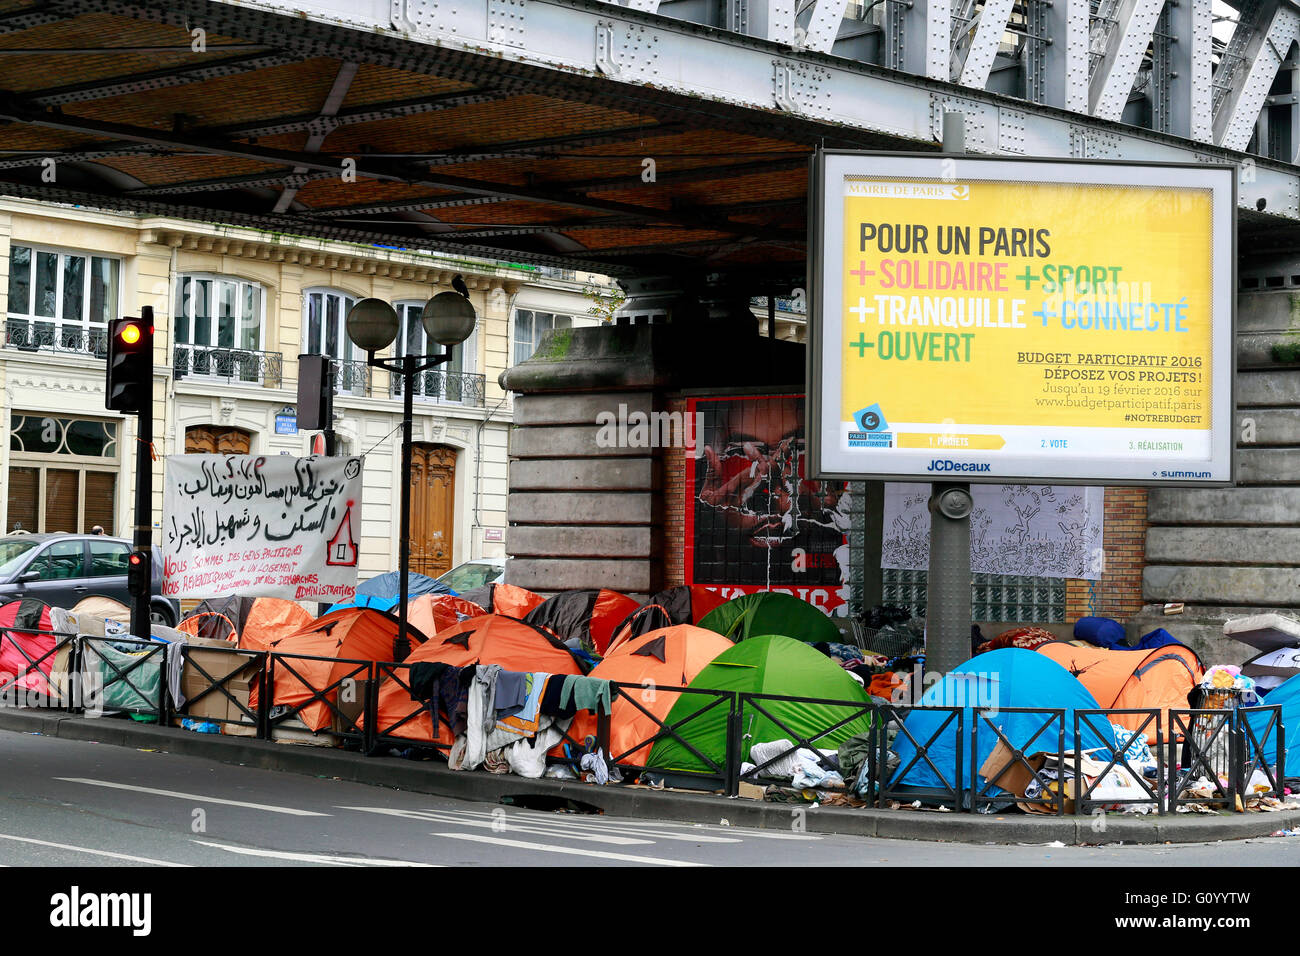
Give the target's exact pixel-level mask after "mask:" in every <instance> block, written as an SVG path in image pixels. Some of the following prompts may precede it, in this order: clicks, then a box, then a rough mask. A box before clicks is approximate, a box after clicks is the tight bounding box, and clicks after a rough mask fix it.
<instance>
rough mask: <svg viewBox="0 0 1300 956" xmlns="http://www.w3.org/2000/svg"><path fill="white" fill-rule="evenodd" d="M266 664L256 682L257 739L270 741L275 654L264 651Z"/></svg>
mask: <svg viewBox="0 0 1300 956" xmlns="http://www.w3.org/2000/svg"><path fill="white" fill-rule="evenodd" d="M265 653H266V662H265V664H264V666H263V667H262V673H261V675H260V676H259V677H258V682H257V737H258V739H259V740H270V739H271V688H272V687H274V686H275V682H274V680H273V676H274V675H273V674H272V673H271V671H272V669H273V668H274V667H275V654H274V653H272V652H271V651H266V652H265Z"/></svg>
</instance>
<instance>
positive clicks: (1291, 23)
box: [1215, 5, 1300, 150]
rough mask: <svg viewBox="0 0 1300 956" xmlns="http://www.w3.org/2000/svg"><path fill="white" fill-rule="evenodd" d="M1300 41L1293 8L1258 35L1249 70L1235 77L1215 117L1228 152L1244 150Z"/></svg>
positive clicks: (1279, 12) (1249, 51) (1280, 11)
mask: <svg viewBox="0 0 1300 956" xmlns="http://www.w3.org/2000/svg"><path fill="white" fill-rule="evenodd" d="M1297 40H1300V14H1297V13H1296V12H1295V11H1294V10H1292V9H1291V8H1290V7H1283V6H1280V5H1279V6H1278V7H1277V9H1276V10H1275V11H1274V12H1273V16H1272V19H1271V20H1270V21H1269V25H1268V29H1267V30H1266V31H1260V32H1257V33H1256V34H1255V35H1254V36H1253V37H1252V38H1251V42H1250V43H1249V44H1248V45H1247V46H1246V50H1245V54H1244V56H1245V60H1246V62H1247V63H1248V64H1249V69H1247V70H1244V71H1243V70H1238V71H1237V72H1236V74H1235V75H1234V78H1233V79H1234V82H1233V89H1232V90H1231V92H1230V93H1229V94H1228V98H1227V100H1226V101H1225V103H1224V108H1223V109H1222V110H1221V111H1220V113H1219V115H1218V116H1216V117H1215V133H1216V135H1217V137H1218V142H1219V145H1220V146H1222V147H1224V148H1225V149H1234V150H1244V149H1245V148H1246V147H1247V146H1248V145H1249V144H1250V137H1251V134H1252V133H1254V131H1255V123H1256V121H1257V120H1258V119H1259V115H1260V111H1261V110H1262V109H1263V108H1264V100H1265V98H1266V97H1267V96H1268V91H1269V88H1270V87H1271V86H1272V85H1273V80H1274V78H1275V77H1276V76H1277V71H1278V70H1279V69H1281V67H1282V63H1283V62H1284V61H1285V60H1286V57H1287V53H1288V52H1289V51H1290V49H1291V44H1293V43H1295V42H1296V41H1297Z"/></svg>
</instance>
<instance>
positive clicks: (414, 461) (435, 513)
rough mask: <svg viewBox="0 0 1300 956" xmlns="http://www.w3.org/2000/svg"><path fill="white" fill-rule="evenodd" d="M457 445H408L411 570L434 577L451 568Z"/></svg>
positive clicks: (453, 539) (453, 541) (453, 538)
mask: <svg viewBox="0 0 1300 956" xmlns="http://www.w3.org/2000/svg"><path fill="white" fill-rule="evenodd" d="M455 518H456V449H454V448H446V447H444V446H442V445H423V444H415V445H413V446H412V447H411V570H412V571H414V572H415V573H417V574H427V575H428V576H429V577H431V578H436V577H437V576H438V575H440V574H445V573H446V572H448V571H450V570H451V561H452V546H453V544H454V543H455V530H454V529H455Z"/></svg>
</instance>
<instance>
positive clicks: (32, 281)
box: [5, 244, 118, 358]
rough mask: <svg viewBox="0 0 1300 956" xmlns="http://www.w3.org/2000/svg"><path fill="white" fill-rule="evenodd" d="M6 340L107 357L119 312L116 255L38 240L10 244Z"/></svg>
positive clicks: (24, 346)
mask: <svg viewBox="0 0 1300 956" xmlns="http://www.w3.org/2000/svg"><path fill="white" fill-rule="evenodd" d="M8 316H9V320H8V321H7V322H6V323H5V344H6V345H11V346H14V347H16V348H20V349H27V350H30V351H37V350H43V351H56V352H88V353H90V354H92V355H97V356H99V357H101V358H102V357H104V355H105V354H106V346H107V335H108V332H107V326H108V323H109V321H110V320H112V319H115V318H117V317H118V261H117V260H116V259H110V258H108V257H106V256H96V255H89V254H85V253H79V252H64V251H61V250H57V249H42V248H39V247H37V246H23V245H17V244H13V245H11V246H10V247H9V312H8Z"/></svg>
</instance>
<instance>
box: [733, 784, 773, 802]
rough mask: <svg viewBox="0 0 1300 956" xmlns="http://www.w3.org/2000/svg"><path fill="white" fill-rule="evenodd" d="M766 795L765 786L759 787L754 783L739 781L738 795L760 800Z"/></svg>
mask: <svg viewBox="0 0 1300 956" xmlns="http://www.w3.org/2000/svg"><path fill="white" fill-rule="evenodd" d="M766 795H767V787H760V786H759V785H758V784H756V783H746V782H745V781H743V780H742V781H740V792H739V794H738V796H741V797H745V798H746V799H749V800H762V799H763V797H765V796H766Z"/></svg>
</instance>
